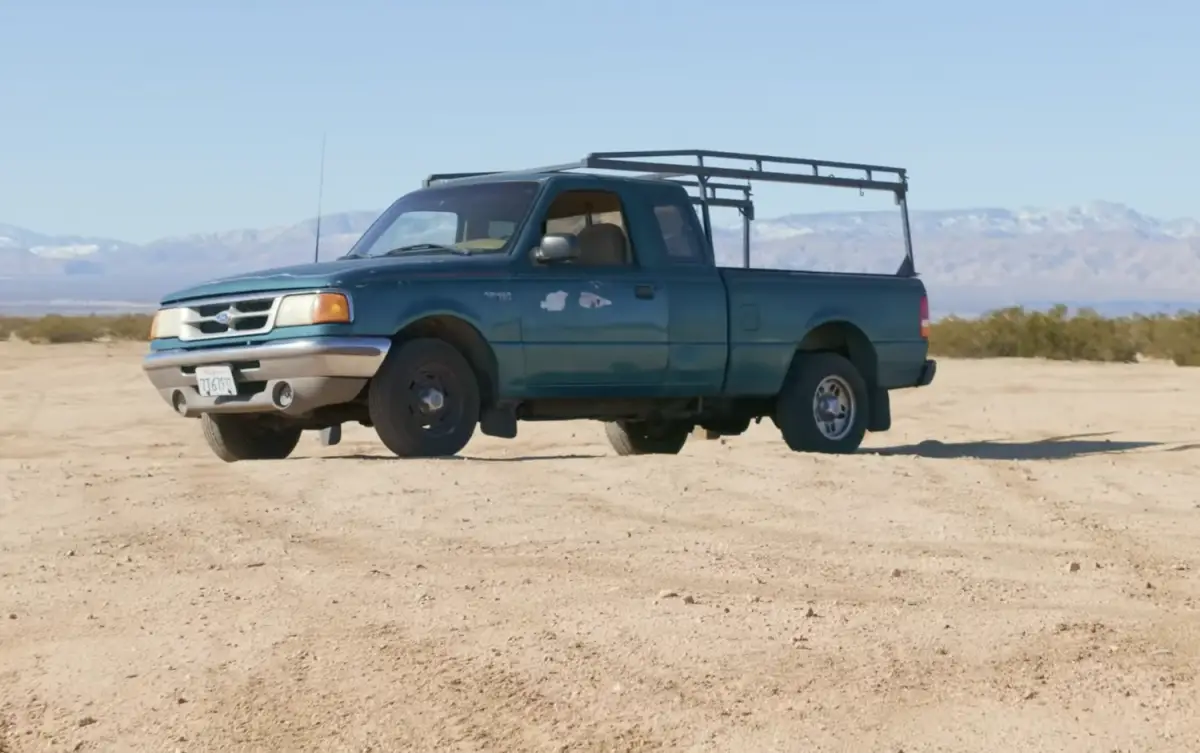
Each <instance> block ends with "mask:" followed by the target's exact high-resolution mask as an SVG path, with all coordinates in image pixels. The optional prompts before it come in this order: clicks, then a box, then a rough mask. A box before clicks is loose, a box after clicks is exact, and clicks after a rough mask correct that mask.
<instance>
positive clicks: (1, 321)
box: [0, 316, 25, 343]
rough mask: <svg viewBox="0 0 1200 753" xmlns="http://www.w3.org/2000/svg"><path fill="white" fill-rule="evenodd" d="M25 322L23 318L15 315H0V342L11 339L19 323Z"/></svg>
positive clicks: (19, 326)
mask: <svg viewBox="0 0 1200 753" xmlns="http://www.w3.org/2000/svg"><path fill="white" fill-rule="evenodd" d="M24 323H25V320H24V319H21V318H20V317H16V316H0V343H2V342H7V341H8V340H10V339H12V336H13V335H14V334H16V332H17V330H18V329H20V328H21V325H22V324H24Z"/></svg>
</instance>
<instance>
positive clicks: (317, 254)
mask: <svg viewBox="0 0 1200 753" xmlns="http://www.w3.org/2000/svg"><path fill="white" fill-rule="evenodd" d="M324 198H325V134H324V133H322V134H321V179H320V181H319V182H318V183H317V242H316V245H315V246H314V247H313V263H314V264H315V263H317V262H318V261H320V260H321V202H322V200H323V199H324Z"/></svg>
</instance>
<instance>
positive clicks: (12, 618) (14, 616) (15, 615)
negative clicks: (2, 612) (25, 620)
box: [8, 612, 17, 620]
mask: <svg viewBox="0 0 1200 753" xmlns="http://www.w3.org/2000/svg"><path fill="white" fill-rule="evenodd" d="M8 619H10V620H15V619H17V613H16V612H9V613H8Z"/></svg>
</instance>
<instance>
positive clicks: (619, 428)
mask: <svg viewBox="0 0 1200 753" xmlns="http://www.w3.org/2000/svg"><path fill="white" fill-rule="evenodd" d="M691 431H692V427H690V426H688V425H687V424H681V423H676V422H669V421H610V422H608V423H606V424H605V425H604V433H605V434H606V435H607V436H608V443H609V444H611V445H612V448H613V449H614V450H616V451H617V454H618V455H676V454H678V453H679V451H680V450H682V449H683V446H684V444H686V443H687V439H688V434H690V433H691Z"/></svg>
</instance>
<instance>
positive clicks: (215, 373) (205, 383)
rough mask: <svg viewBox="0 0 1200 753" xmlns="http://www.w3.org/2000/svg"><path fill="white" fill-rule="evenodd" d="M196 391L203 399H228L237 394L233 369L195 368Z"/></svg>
mask: <svg viewBox="0 0 1200 753" xmlns="http://www.w3.org/2000/svg"><path fill="white" fill-rule="evenodd" d="M196 390H197V391H198V392H199V393H200V395H201V396H203V397H229V396H233V395H236V394H237V382H235V381H233V369H231V368H230V367H228V366H197V367H196Z"/></svg>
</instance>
